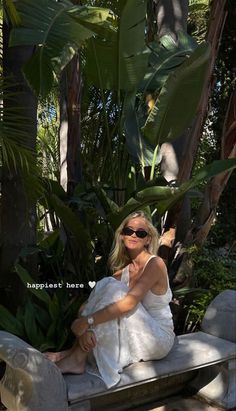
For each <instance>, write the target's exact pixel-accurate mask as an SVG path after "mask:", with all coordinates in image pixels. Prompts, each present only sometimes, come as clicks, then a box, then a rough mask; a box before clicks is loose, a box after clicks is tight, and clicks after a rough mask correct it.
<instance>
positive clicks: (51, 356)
mask: <svg viewBox="0 0 236 411" xmlns="http://www.w3.org/2000/svg"><path fill="white" fill-rule="evenodd" d="M70 351H71V348H69V349H68V350H64V351H58V352H51V351H47V352H44V353H43V355H44V356H45V357H46V358H47V359H48V360H50V361H52V362H57V361H60V360H62V358H64V357H66V356H67V355H68V354H69V353H70Z"/></svg>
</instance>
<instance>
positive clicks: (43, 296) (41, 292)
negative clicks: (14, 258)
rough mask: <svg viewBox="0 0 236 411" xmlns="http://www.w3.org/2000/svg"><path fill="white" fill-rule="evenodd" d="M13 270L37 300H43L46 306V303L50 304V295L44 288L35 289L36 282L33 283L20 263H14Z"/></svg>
mask: <svg viewBox="0 0 236 411" xmlns="http://www.w3.org/2000/svg"><path fill="white" fill-rule="evenodd" d="M15 270H16V272H17V274H18V276H19V278H20V279H21V281H22V282H23V284H24V285H25V286H26V287H27V284H28V287H27V289H28V290H29V291H30V292H31V293H32V294H34V295H35V296H36V297H37V298H38V299H39V300H41V301H43V302H44V303H45V304H46V305H47V306H48V304H50V301H51V299H50V296H49V294H48V293H47V291H46V290H45V289H43V288H42V289H40V288H38V289H36V286H37V285H38V284H36V283H35V280H34V279H33V278H32V277H31V276H30V275H29V273H28V272H27V271H26V270H25V269H24V268H23V267H22V266H21V265H20V264H16V265H15Z"/></svg>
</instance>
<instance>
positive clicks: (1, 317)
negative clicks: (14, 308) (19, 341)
mask: <svg viewBox="0 0 236 411" xmlns="http://www.w3.org/2000/svg"><path fill="white" fill-rule="evenodd" d="M0 328H1V329H3V330H5V331H8V332H10V333H12V334H15V335H18V336H19V337H22V336H24V327H23V325H22V323H21V322H20V321H19V320H18V319H17V318H15V317H14V316H13V315H12V314H11V313H10V312H9V311H8V310H7V309H6V308H5V307H4V306H3V305H0Z"/></svg>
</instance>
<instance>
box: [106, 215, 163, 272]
mask: <svg viewBox="0 0 236 411" xmlns="http://www.w3.org/2000/svg"><path fill="white" fill-rule="evenodd" d="M137 217H141V218H143V219H144V220H145V223H146V225H147V228H148V235H149V237H150V238H151V241H150V243H149V244H148V246H147V247H146V248H147V251H148V252H149V253H150V254H155V255H156V253H157V250H158V240H159V235H158V232H157V230H156V228H155V227H154V225H153V224H152V222H151V220H150V219H149V218H148V216H147V215H146V214H145V213H144V212H143V211H136V212H134V213H132V214H129V215H128V216H127V217H126V218H125V219H124V220H123V221H122V223H121V224H120V226H119V227H118V228H117V230H116V232H115V237H114V242H113V246H112V250H111V253H110V256H109V260H108V263H109V266H110V268H111V270H112V271H113V272H114V271H118V270H120V269H122V268H124V267H125V266H126V265H127V264H129V263H130V262H131V259H130V257H129V255H128V252H127V250H126V247H125V246H124V243H123V241H122V238H121V234H122V231H123V228H124V227H125V226H126V225H127V224H128V222H129V221H130V220H132V219H133V218H137Z"/></svg>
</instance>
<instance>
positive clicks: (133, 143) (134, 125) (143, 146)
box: [123, 93, 161, 167]
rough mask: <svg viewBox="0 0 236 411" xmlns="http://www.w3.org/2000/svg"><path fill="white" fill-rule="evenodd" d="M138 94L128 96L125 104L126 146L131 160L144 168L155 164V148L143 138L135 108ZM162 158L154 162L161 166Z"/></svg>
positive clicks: (157, 158)
mask: <svg viewBox="0 0 236 411" xmlns="http://www.w3.org/2000/svg"><path fill="white" fill-rule="evenodd" d="M135 99H136V93H135V94H133V93H132V94H130V96H129V95H128V94H127V95H126V97H125V102H124V109H123V116H124V117H125V121H124V129H125V136H126V146H127V149H128V152H129V154H130V157H131V159H132V160H133V161H134V162H135V163H138V164H141V165H142V166H143V167H145V166H151V165H152V164H153V159H154V152H155V148H156V147H153V146H152V145H151V144H149V142H148V141H147V140H146V139H145V138H144V137H143V135H142V133H141V131H140V124H139V121H140V119H138V116H137V110H136V107H135ZM160 160H161V157H160V156H159V155H158V156H157V157H156V158H155V159H154V161H155V164H156V165H157V164H159V162H160Z"/></svg>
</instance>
